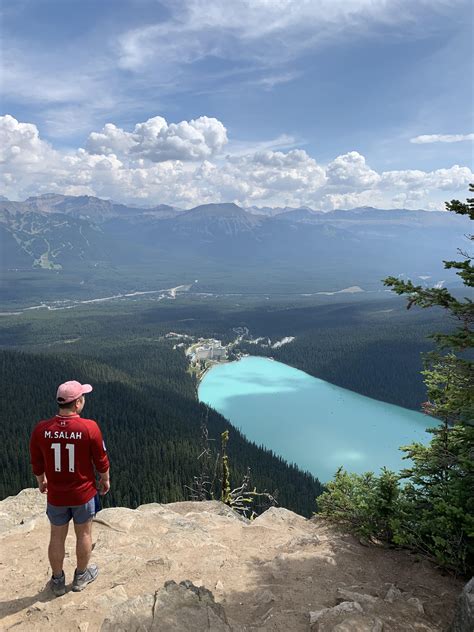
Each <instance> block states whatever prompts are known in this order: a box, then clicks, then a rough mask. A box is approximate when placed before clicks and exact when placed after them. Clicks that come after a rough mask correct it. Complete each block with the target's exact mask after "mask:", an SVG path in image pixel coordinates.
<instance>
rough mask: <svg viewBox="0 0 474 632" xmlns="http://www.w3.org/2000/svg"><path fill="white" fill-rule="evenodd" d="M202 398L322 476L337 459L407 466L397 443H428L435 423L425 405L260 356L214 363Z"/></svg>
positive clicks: (253, 436)
mask: <svg viewBox="0 0 474 632" xmlns="http://www.w3.org/2000/svg"><path fill="white" fill-rule="evenodd" d="M199 400H200V401H201V402H203V403H205V404H208V405H209V406H211V407H212V408H214V409H215V410H217V411H219V412H220V413H221V414H222V415H224V416H225V417H226V418H227V419H229V421H231V422H232V424H233V425H234V426H235V427H236V428H239V429H240V430H241V432H243V434H245V436H246V437H247V438H248V439H250V440H251V441H254V442H255V443H256V444H257V445H262V444H263V445H264V446H265V447H266V448H268V449H271V450H273V452H275V453H276V454H279V455H280V456H282V457H283V458H284V459H286V460H287V461H288V462H290V463H295V464H296V465H298V467H299V468H300V469H303V470H308V471H309V472H311V473H312V474H314V475H315V476H317V477H318V478H319V479H320V480H321V481H323V482H326V481H328V480H330V479H331V478H332V476H333V475H334V473H335V472H336V470H337V468H338V467H339V466H341V465H342V466H344V468H345V469H347V470H348V471H351V472H357V473H362V472H367V471H369V470H371V471H375V472H378V471H379V470H380V468H381V467H382V466H384V465H385V466H387V467H388V468H390V469H392V470H399V469H400V468H403V467H406V465H407V461H404V460H403V459H402V456H403V453H402V452H400V451H399V450H398V447H399V446H401V445H407V444H409V443H412V442H414V441H419V442H423V443H426V442H427V441H429V438H430V435H429V434H428V433H426V432H425V429H426V428H428V427H431V426H433V425H434V423H433V421H434V420H433V419H432V418H430V417H428V416H427V415H423V414H422V413H418V412H416V411H413V410H408V409H406V408H401V407H400V406H394V405H393V404H386V403H384V402H381V401H378V400H375V399H371V398H370V397H365V396H364V395H359V394H357V393H354V392H352V391H349V390H347V389H344V388H340V387H339V386H335V385H334V384H330V383H329V382H325V381H324V380H320V379H318V378H315V377H312V376H311V375H308V374H307V373H304V372H303V371H299V370H298V369H294V368H293V367H290V366H287V365H286V364H282V363H281V362H275V361H273V360H269V359H268V358H259V357H248V358H243V359H242V360H239V361H238V362H229V363H227V364H219V365H216V366H215V367H213V368H212V369H211V370H210V371H208V373H207V374H206V375H205V376H204V379H203V380H202V382H201V384H200V386H199ZM230 441H232V437H230Z"/></svg>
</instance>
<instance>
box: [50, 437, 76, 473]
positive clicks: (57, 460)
mask: <svg viewBox="0 0 474 632" xmlns="http://www.w3.org/2000/svg"><path fill="white" fill-rule="evenodd" d="M51 449H52V450H54V471H55V472H60V471H61V444H60V443H52V444H51ZM66 450H67V451H68V452H69V471H70V472H74V443H66Z"/></svg>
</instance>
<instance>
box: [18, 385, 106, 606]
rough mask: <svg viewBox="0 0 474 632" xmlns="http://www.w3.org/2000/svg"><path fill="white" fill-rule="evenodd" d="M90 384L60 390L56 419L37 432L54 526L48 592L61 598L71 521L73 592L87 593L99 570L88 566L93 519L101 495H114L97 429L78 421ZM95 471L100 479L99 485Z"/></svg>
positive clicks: (37, 454)
mask: <svg viewBox="0 0 474 632" xmlns="http://www.w3.org/2000/svg"><path fill="white" fill-rule="evenodd" d="M91 391H92V386H91V385H90V384H80V383H79V382H76V381H71V382H65V383H64V384H61V385H60V386H59V388H58V392H57V395H56V401H57V403H58V405H59V412H58V414H57V415H56V416H55V417H53V418H52V419H47V420H45V421H40V422H39V423H38V424H37V425H36V426H35V428H34V429H33V432H32V435H31V440H30V457H31V465H32V468H33V473H34V475H35V476H36V480H37V481H38V486H39V490H40V492H41V493H42V494H46V493H47V495H48V496H47V509H46V514H47V516H48V518H49V521H50V523H51V538H50V542H49V548H48V557H49V562H50V564H51V568H52V571H53V574H52V577H51V581H50V587H51V589H52V591H53V593H54V594H55V595H56V596H57V597H59V596H61V595H64V593H65V592H66V578H65V576H64V571H63V562H64V554H65V548H64V544H65V541H66V536H67V532H68V528H69V521H70V520H71V518H72V519H73V521H74V530H75V532H76V556H77V568H76V570H75V572H74V580H73V583H72V590H73V591H75V592H78V591H80V590H83V589H84V588H85V587H86V586H87V584H90V582H93V581H94V579H96V577H97V575H98V573H99V570H98V568H97V566H96V565H95V564H92V565H91V566H88V564H89V559H90V556H91V552H92V519H93V517H94V516H95V514H96V511H97V509H96V506H97V505H98V497H97V489H98V490H99V493H100V494H101V495H104V494H106V493H107V492H108V491H109V489H110V478H109V459H108V456H107V452H106V449H105V444H104V442H103V440H102V434H101V432H100V429H99V426H98V425H97V423H96V422H95V421H92V420H91V419H83V418H82V417H81V416H80V413H81V412H82V409H83V408H84V404H85V397H84V395H85V394H86V393H90V392H91ZM94 466H95V469H96V471H97V472H98V473H99V475H100V479H99V483H98V486H97V485H96V474H95V472H94Z"/></svg>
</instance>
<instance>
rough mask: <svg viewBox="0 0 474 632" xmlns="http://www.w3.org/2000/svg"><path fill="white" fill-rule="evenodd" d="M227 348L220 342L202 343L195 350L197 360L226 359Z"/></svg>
mask: <svg viewBox="0 0 474 632" xmlns="http://www.w3.org/2000/svg"><path fill="white" fill-rule="evenodd" d="M226 357H227V350H226V349H225V347H223V346H222V345H221V344H220V343H219V344H207V345H201V346H200V347H197V348H196V349H195V350H194V358H195V359H196V360H225V358H226Z"/></svg>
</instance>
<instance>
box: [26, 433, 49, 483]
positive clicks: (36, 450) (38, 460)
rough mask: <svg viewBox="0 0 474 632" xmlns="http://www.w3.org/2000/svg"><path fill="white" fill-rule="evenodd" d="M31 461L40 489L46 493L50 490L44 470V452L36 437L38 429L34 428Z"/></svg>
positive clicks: (31, 441)
mask: <svg viewBox="0 0 474 632" xmlns="http://www.w3.org/2000/svg"><path fill="white" fill-rule="evenodd" d="M30 462H31V467H32V469H33V474H34V475H35V476H36V480H37V482H38V487H39V490H40V492H41V493H42V494H46V492H47V491H48V481H47V480H46V474H45V472H44V459H43V453H42V452H41V449H40V447H39V445H38V441H37V438H36V429H34V430H33V432H32V434H31V439H30Z"/></svg>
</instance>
